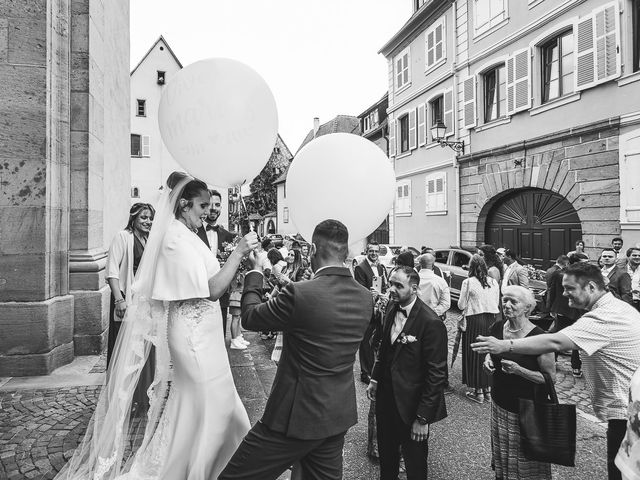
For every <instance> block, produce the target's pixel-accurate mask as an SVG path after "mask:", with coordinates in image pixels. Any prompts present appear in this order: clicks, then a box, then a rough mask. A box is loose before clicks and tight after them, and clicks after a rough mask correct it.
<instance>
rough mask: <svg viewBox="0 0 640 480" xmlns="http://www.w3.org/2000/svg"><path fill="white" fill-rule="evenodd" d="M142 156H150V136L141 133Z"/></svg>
mask: <svg viewBox="0 0 640 480" xmlns="http://www.w3.org/2000/svg"><path fill="white" fill-rule="evenodd" d="M142 156H143V157H150V156H151V137H150V136H149V135H142Z"/></svg>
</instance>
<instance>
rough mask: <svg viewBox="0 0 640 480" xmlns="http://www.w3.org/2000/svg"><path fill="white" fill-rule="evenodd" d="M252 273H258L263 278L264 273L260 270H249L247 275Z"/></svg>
mask: <svg viewBox="0 0 640 480" xmlns="http://www.w3.org/2000/svg"><path fill="white" fill-rule="evenodd" d="M253 272H256V273H259V274H260V275H262V276H264V273H263V272H262V270H257V269H255V268H254V269H253V270H249V271H248V272H247V273H253Z"/></svg>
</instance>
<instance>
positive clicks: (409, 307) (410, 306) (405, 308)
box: [398, 295, 418, 318]
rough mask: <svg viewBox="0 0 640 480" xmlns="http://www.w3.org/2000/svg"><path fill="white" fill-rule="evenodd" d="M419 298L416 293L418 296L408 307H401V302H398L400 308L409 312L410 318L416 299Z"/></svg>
mask: <svg viewBox="0 0 640 480" xmlns="http://www.w3.org/2000/svg"><path fill="white" fill-rule="evenodd" d="M417 299H418V296H417V295H416V297H415V298H414V299H413V302H411V303H410V304H409V305H407V306H406V307H401V306H400V304H398V309H401V308H402V309H403V310H404V311H405V312H407V318H409V315H411V309H412V308H413V306H414V305H415V304H416V300H417Z"/></svg>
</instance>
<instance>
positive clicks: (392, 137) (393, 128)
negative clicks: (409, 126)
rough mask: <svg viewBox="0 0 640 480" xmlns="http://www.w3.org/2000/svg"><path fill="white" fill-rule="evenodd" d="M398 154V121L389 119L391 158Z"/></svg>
mask: <svg viewBox="0 0 640 480" xmlns="http://www.w3.org/2000/svg"><path fill="white" fill-rule="evenodd" d="M395 156H396V121H395V120H389V158H393V157H395Z"/></svg>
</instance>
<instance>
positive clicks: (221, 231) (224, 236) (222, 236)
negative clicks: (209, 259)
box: [198, 223, 235, 257]
mask: <svg viewBox="0 0 640 480" xmlns="http://www.w3.org/2000/svg"><path fill="white" fill-rule="evenodd" d="M217 231H218V250H219V249H220V245H222V244H223V243H224V242H232V241H233V239H234V238H235V235H234V234H233V233H231V232H230V231H229V230H226V229H225V228H224V227H223V226H222V225H219V226H218V230H217ZM198 237H200V240H202V241H203V242H204V244H205V245H206V246H207V247H209V248H211V245H209V239H208V238H207V230H206V226H205V225H204V223H203V225H202V226H201V227H200V228H198ZM213 253H215V254H216V257H217V256H219V254H218V252H213Z"/></svg>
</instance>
